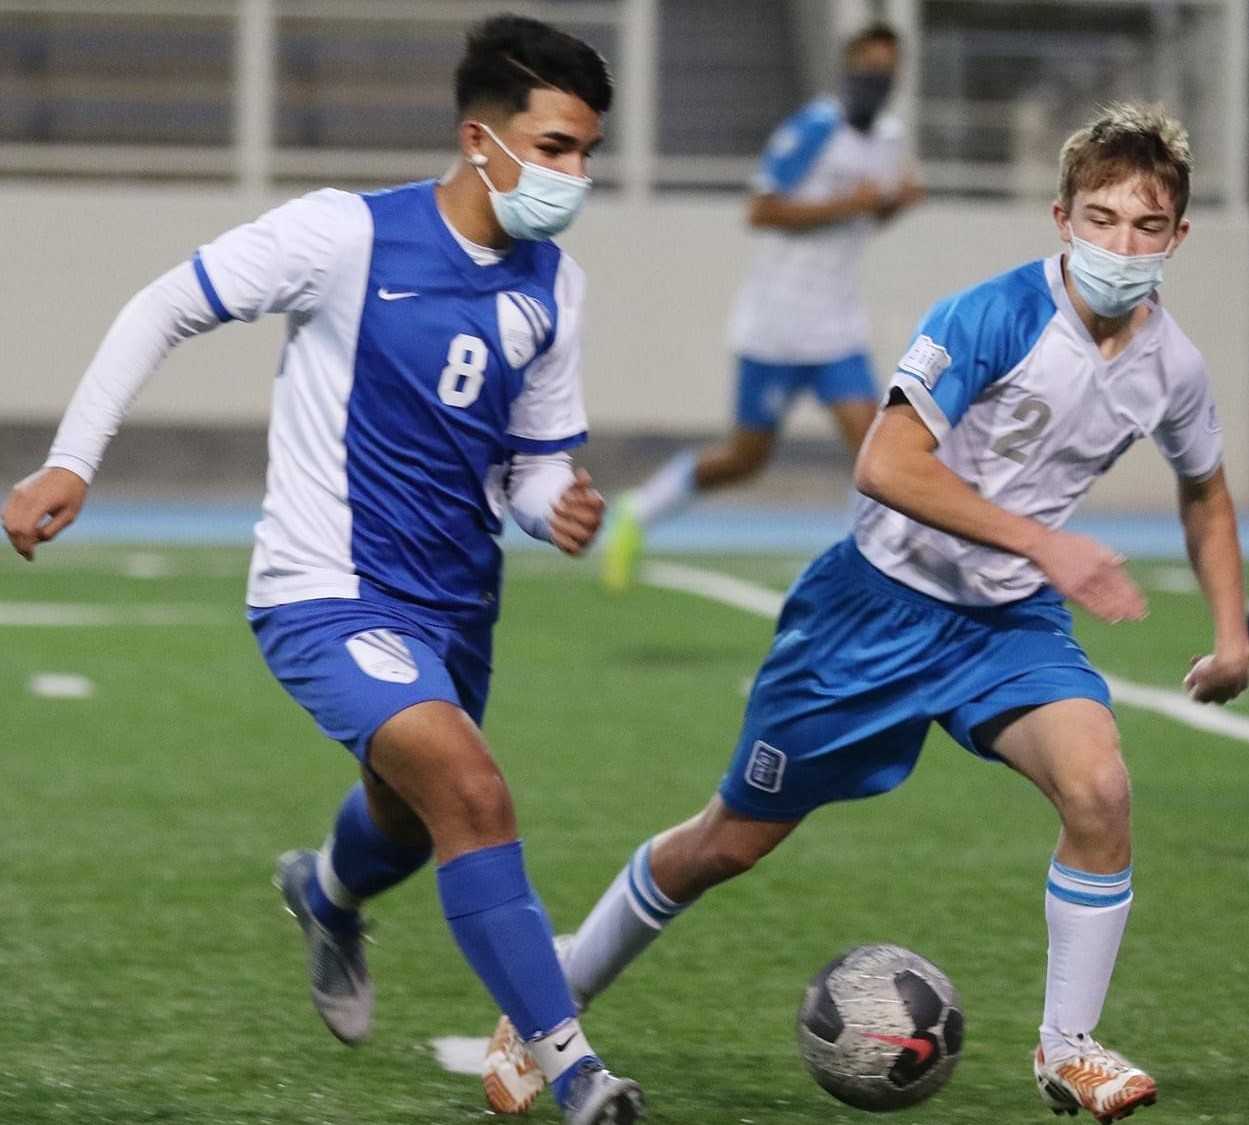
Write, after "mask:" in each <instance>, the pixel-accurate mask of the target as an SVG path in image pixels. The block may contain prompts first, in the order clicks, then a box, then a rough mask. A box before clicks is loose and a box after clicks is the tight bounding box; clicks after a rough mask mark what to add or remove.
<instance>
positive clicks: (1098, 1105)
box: [1032, 1035, 1158, 1125]
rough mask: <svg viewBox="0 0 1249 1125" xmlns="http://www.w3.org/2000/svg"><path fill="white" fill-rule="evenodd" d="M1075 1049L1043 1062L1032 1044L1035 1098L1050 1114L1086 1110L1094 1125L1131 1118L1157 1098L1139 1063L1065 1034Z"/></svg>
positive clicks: (1083, 1037)
mask: <svg viewBox="0 0 1249 1125" xmlns="http://www.w3.org/2000/svg"><path fill="white" fill-rule="evenodd" d="M1069 1042H1070V1043H1071V1045H1072V1047H1074V1048H1075V1051H1076V1053H1075V1054H1073V1055H1067V1056H1064V1057H1063V1058H1061V1059H1059V1060H1058V1061H1057V1062H1054V1063H1052V1064H1051V1063H1048V1062H1046V1060H1045V1051H1044V1049H1043V1048H1041V1047H1038V1048H1037V1049H1036V1054H1035V1055H1034V1056H1033V1060H1032V1070H1033V1073H1034V1074H1035V1075H1036V1082H1037V1089H1038V1091H1039V1092H1040V1094H1041V1100H1042V1101H1043V1102H1044V1103H1045V1104H1046V1105H1047V1106H1049V1108H1050V1109H1051V1110H1053V1112H1054V1113H1056V1114H1063V1113H1068V1114H1070V1115H1071V1116H1072V1117H1074V1116H1075V1115H1076V1114H1077V1113H1079V1112H1080V1110H1082V1109H1087V1110H1088V1111H1089V1113H1091V1114H1092V1115H1093V1116H1094V1117H1095V1118H1096V1119H1097V1121H1098V1122H1099V1123H1100V1125H1109V1123H1110V1122H1112V1121H1122V1120H1123V1119H1124V1118H1125V1117H1131V1116H1132V1114H1133V1113H1135V1112H1136V1110H1137V1109H1138V1108H1139V1107H1141V1106H1147V1105H1153V1104H1154V1102H1156V1101H1157V1100H1158V1086H1157V1083H1155V1082H1154V1080H1153V1079H1152V1078H1150V1077H1149V1075H1148V1074H1146V1073H1145V1072H1144V1071H1143V1070H1141V1069H1140V1068H1139V1067H1135V1066H1133V1065H1132V1064H1131V1063H1130V1062H1128V1060H1127V1059H1125V1058H1124V1057H1123V1056H1122V1055H1119V1054H1116V1053H1115V1052H1114V1051H1109V1050H1107V1049H1106V1048H1105V1047H1103V1046H1102V1045H1101V1044H1100V1043H1098V1042H1097V1040H1096V1039H1093V1038H1092V1037H1091V1036H1088V1035H1077V1036H1075V1037H1074V1038H1072V1039H1070V1040H1069Z"/></svg>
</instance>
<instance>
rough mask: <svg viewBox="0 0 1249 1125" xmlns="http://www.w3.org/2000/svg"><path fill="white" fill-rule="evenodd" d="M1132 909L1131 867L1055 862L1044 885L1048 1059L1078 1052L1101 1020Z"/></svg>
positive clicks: (1043, 1036)
mask: <svg viewBox="0 0 1249 1125" xmlns="http://www.w3.org/2000/svg"><path fill="white" fill-rule="evenodd" d="M1131 908H1132V868H1131V867H1126V868H1124V869H1123V870H1122V871H1117V872H1115V873H1114V874H1112V875H1098V874H1095V873H1093V872H1090V871H1079V870H1077V869H1076V868H1074V867H1067V866H1065V865H1064V864H1061V863H1059V862H1058V860H1057V859H1055V860H1053V862H1052V863H1051V864H1050V869H1049V881H1048V882H1047V884H1046V888H1045V920H1046V922H1047V923H1048V925H1049V964H1048V969H1047V972H1046V977H1045V1016H1044V1019H1043V1021H1042V1023H1041V1045H1042V1047H1043V1049H1044V1051H1045V1057H1046V1060H1047V1061H1048V1062H1053V1061H1055V1060H1056V1059H1061V1058H1063V1057H1064V1056H1070V1055H1072V1054H1075V1053H1076V1050H1077V1048H1076V1047H1075V1046H1074V1045H1073V1043H1072V1040H1073V1039H1076V1037H1078V1036H1091V1035H1092V1032H1093V1029H1094V1028H1095V1027H1096V1026H1097V1021H1098V1020H1099V1019H1101V1014H1102V1005H1103V1004H1104V1003H1105V1001H1106V992H1107V990H1108V989H1109V987H1110V977H1111V974H1112V973H1113V972H1114V967H1115V959H1116V957H1118V954H1119V943H1120V941H1121V940H1122V938H1123V930H1124V927H1125V926H1126V925H1127V921H1128V913H1129V911H1130V910H1131Z"/></svg>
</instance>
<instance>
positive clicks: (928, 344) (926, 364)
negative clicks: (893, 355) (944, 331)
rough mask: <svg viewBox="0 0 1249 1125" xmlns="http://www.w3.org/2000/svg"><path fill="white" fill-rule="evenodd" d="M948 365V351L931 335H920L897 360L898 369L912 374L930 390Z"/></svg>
mask: <svg viewBox="0 0 1249 1125" xmlns="http://www.w3.org/2000/svg"><path fill="white" fill-rule="evenodd" d="M949 366H950V353H949V352H947V351H946V350H945V348H943V347H942V346H941V345H940V344H938V343H937V341H936V340H934V339H933V338H932V337H931V336H921V337H920V338H919V339H918V340H916V341H915V343H913V344H912V345H911V349H910V351H908V352H907V353H906V355H904V356H903V357H902V358H901V359H900V360H898V370H899V371H905V372H906V373H907V374H908V375H914V376H915V377H916V378H917V379H918V380H919V381H920V382H921V383H923V384H924V386H925V387H927V388H928V389H929V390H930V391H931V390H932V389H933V387H935V386H936V385H937V380H938V379H940V378H941V372H943V371H944V370H945V369H946V368H947V367H949Z"/></svg>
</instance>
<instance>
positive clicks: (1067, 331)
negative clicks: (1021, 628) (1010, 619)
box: [854, 255, 1223, 605]
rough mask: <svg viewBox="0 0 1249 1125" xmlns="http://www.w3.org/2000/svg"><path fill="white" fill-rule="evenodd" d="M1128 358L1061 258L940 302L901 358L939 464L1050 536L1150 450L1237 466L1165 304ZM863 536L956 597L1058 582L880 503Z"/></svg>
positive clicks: (1211, 468) (894, 562)
mask: <svg viewBox="0 0 1249 1125" xmlns="http://www.w3.org/2000/svg"><path fill="white" fill-rule="evenodd" d="M1150 313H1151V315H1150V316H1149V319H1148V320H1146V321H1145V323H1144V324H1143V325H1142V326H1141V327H1140V328H1139V329H1138V330H1137V332H1136V334H1135V335H1134V336H1133V337H1132V340H1131V342H1130V343H1129V344H1128V346H1127V348H1126V349H1124V351H1122V352H1121V353H1120V354H1119V355H1117V356H1115V357H1114V358H1113V359H1109V360H1108V359H1105V358H1104V357H1103V356H1102V354H1101V353H1100V352H1099V351H1098V349H1097V346H1096V345H1095V344H1094V342H1093V339H1092V337H1091V336H1090V335H1089V333H1088V330H1087V329H1086V328H1085V327H1084V323H1083V321H1081V320H1080V318H1079V316H1078V315H1077V313H1076V311H1075V309H1074V308H1073V307H1072V305H1071V300H1070V298H1069V297H1068V295H1067V290H1066V288H1065V286H1064V284H1063V274H1062V260H1061V256H1060V255H1055V256H1054V257H1052V258H1047V259H1045V260H1044V261H1037V262H1032V263H1030V264H1028V265H1025V266H1022V267H1020V268H1019V269H1015V270H1012V271H1011V272H1009V273H1006V274H1003V275H1002V276H1001V277H997V278H994V279H993V280H991V281H987V282H985V283H984V284H982V285H978V286H976V287H975V288H973V289H970V290H968V291H966V292H965V293H960V294H957V295H956V296H954V297H951V298H949V299H948V300H945V301H942V302H940V303H939V304H937V305H936V306H935V307H934V308H933V310H932V311H931V312H930V313H929V314H928V315H927V316H926V317H925V318H924V320H923V322H922V324H921V325H920V327H919V331H918V333H917V334H916V337H915V340H914V342H913V343H912V345H911V348H910V350H909V351H908V352H907V353H906V355H905V356H903V357H902V359H901V360H900V361H899V363H898V369H897V371H896V372H895V373H894V376H893V379H892V382H891V383H890V387H889V394H890V395H893V394H895V393H896V394H900V395H903V396H904V397H905V398H906V400H907V401H908V402H909V403H910V404H911V405H912V406H914V408H915V409H916V411H917V412H918V413H919V416H920V417H921V418H922V419H923V421H924V424H925V425H926V426H927V427H928V428H929V430H931V431H932V435H933V437H934V438H936V440H937V442H938V443H939V444H938V446H937V457H938V458H939V459H940V460H941V461H942V462H944V463H945V464H946V465H948V466H949V467H950V469H951V470H953V471H954V472H955V473H957V474H958V476H960V477H961V478H962V479H963V480H965V481H967V482H968V483H969V484H971V485H972V487H973V488H975V489H976V491H977V492H978V493H979V494H980V495H981V496H983V497H984V498H985V499H986V500H991V501H993V502H994V503H995V504H999V505H1001V506H1002V507H1003V508H1005V509H1006V510H1007V511H1010V512H1014V513H1015V514H1016V515H1021V516H1030V517H1031V518H1033V519H1035V520H1037V521H1039V522H1040V523H1042V524H1044V525H1045V526H1046V527H1052V528H1057V527H1061V526H1062V525H1063V524H1064V523H1066V521H1067V519H1068V517H1069V516H1070V515H1071V513H1072V511H1073V510H1074V509H1075V508H1076V506H1077V505H1078V504H1079V502H1080V501H1081V499H1083V497H1084V495H1085V494H1086V493H1087V492H1088V490H1089V489H1090V488H1091V487H1092V486H1093V483H1094V482H1095V481H1096V480H1097V478H1098V477H1099V476H1101V475H1102V474H1103V473H1105V472H1106V471H1107V470H1108V469H1109V468H1110V466H1111V465H1113V464H1114V462H1115V461H1116V460H1118V458H1119V457H1120V456H1122V455H1123V454H1124V453H1125V452H1126V451H1127V450H1128V449H1129V448H1130V447H1131V446H1132V445H1133V444H1134V443H1135V442H1137V441H1139V440H1140V439H1142V438H1144V437H1152V438H1153V440H1154V441H1155V443H1156V444H1157V445H1158V448H1159V449H1160V450H1161V451H1162V453H1163V455H1164V456H1165V457H1166V458H1167V459H1168V461H1170V463H1171V466H1172V468H1173V469H1174V470H1175V473H1176V475H1177V476H1179V477H1182V478H1185V479H1189V480H1204V479H1205V478H1207V477H1209V476H1211V475H1212V474H1213V473H1214V472H1215V470H1217V469H1218V467H1219V465H1220V464H1221V463H1222V460H1223V441H1222V426H1221V425H1220V423H1219V420H1218V414H1217V411H1216V410H1215V405H1214V399H1213V397H1212V395H1211V390H1210V380H1209V377H1208V376H1207V374H1206V367H1205V361H1204V360H1203V359H1202V357H1201V353H1200V352H1198V350H1197V349H1196V348H1195V347H1194V346H1193V344H1192V342H1191V341H1190V340H1189V339H1188V337H1186V336H1185V335H1184V333H1183V332H1182V331H1181V330H1180V327H1179V325H1178V324H1176V323H1175V320H1174V319H1173V318H1172V316H1171V314H1170V313H1168V312H1167V310H1166V309H1164V308H1163V307H1162V306H1161V305H1160V304H1158V303H1157V301H1156V300H1155V299H1153V298H1151V299H1150ZM854 537H855V541H856V542H857V543H858V545H859V549H860V550H861V551H862V552H863V554H864V555H865V556H866V557H867V559H868V560H869V561H870V562H871V563H872V564H873V565H875V566H876V567H877V568H878V569H880V570H883V571H885V573H887V574H889V575H891V576H892V577H894V578H897V579H898V580H899V581H901V582H905V583H906V584H907V585H908V586H912V587H914V588H915V589H917V590H922V591H923V592H924V593H927V594H931V595H932V596H933V597H935V598H939V599H941V600H942V601H949V602H956V603H959V604H962V605H994V604H1000V603H1002V602H1008V601H1013V600H1015V599H1018V598H1022V597H1026V596H1027V595H1028V594H1031V593H1032V592H1033V591H1035V590H1037V589H1039V588H1040V586H1041V585H1042V584H1043V583H1044V581H1045V578H1044V576H1043V575H1042V573H1041V572H1040V570H1038V569H1037V568H1036V567H1035V566H1034V565H1033V564H1032V563H1030V562H1028V560H1027V559H1024V558H1021V557H1020V556H1018V555H1012V554H1008V553H1006V552H1004V551H998V550H995V549H993V548H992V547H982V546H980V545H979V544H975V543H970V542H968V541H967V540H965V539H959V538H958V537H957V536H953V535H947V534H945V533H944V532H941V531H936V530H934V529H933V528H930V527H925V526H924V525H923V524H919V523H916V522H915V521H914V520H910V519H907V518H906V517H905V516H904V515H902V514H901V513H900V512H896V511H894V510H893V509H892V508H887V507H885V506H884V505H882V504H878V503H876V502H875V501H873V500H869V499H867V498H866V497H865V498H862V499H861V500H860V501H859V505H858V511H857V512H856V517H855V528H854Z"/></svg>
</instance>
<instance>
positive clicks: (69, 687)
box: [26, 672, 95, 699]
mask: <svg viewBox="0 0 1249 1125" xmlns="http://www.w3.org/2000/svg"><path fill="white" fill-rule="evenodd" d="M26 690H27V691H29V692H30V694H31V695H35V696H38V697H39V698H40V699H90V698H91V696H93V695H94V694H95V684H93V683H92V682H91V681H90V680H89V679H88V678H87V677H86V676H79V675H75V674H74V673H71V672H36V673H35V674H34V675H33V676H31V677H30V680H29V682H28V683H27V684H26Z"/></svg>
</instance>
